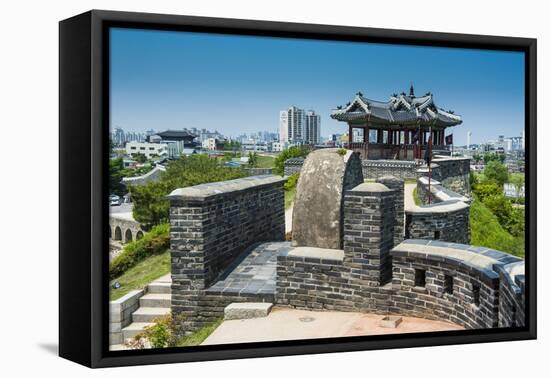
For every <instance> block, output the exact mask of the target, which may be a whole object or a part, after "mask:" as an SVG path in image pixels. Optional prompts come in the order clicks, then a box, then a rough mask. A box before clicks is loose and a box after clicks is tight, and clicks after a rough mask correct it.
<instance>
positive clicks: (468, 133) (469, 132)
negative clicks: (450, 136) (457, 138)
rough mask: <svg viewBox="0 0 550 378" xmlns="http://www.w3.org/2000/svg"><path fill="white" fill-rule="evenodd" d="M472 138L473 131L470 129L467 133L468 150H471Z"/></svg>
mask: <svg viewBox="0 0 550 378" xmlns="http://www.w3.org/2000/svg"><path fill="white" fill-rule="evenodd" d="M471 138H472V132H471V131H468V132H467V133H466V150H467V151H470V139H471Z"/></svg>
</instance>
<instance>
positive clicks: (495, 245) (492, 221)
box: [470, 200, 525, 258]
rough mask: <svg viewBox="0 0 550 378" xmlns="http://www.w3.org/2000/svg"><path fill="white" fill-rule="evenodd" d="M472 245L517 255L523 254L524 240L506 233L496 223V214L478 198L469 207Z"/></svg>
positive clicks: (522, 255)
mask: <svg viewBox="0 0 550 378" xmlns="http://www.w3.org/2000/svg"><path fill="white" fill-rule="evenodd" d="M470 227H471V230H472V239H471V241H470V243H471V244H472V245H478V246H482V247H487V248H492V249H496V250H498V251H502V252H506V253H510V254H512V255H516V256H519V257H522V258H523V257H524V255H525V240H524V238H522V237H515V236H513V235H511V234H510V233H508V232H507V231H506V230H505V229H504V228H502V226H501V225H500V224H499V223H498V219H497V218H496V216H495V215H494V214H493V213H492V212H491V210H489V209H488V208H487V207H486V206H485V205H483V203H481V202H480V201H479V200H474V201H472V205H471V207H470Z"/></svg>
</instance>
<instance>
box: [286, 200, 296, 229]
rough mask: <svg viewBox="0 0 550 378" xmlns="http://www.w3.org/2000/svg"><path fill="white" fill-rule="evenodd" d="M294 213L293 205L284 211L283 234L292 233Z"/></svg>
mask: <svg viewBox="0 0 550 378" xmlns="http://www.w3.org/2000/svg"><path fill="white" fill-rule="evenodd" d="M293 211H294V204H292V206H290V207H289V208H288V209H286V210H285V234H288V233H289V232H291V231H292V212H293Z"/></svg>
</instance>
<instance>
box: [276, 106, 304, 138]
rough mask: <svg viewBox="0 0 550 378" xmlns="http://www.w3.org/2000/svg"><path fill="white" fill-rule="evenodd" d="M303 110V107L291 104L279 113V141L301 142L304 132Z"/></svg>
mask: <svg viewBox="0 0 550 378" xmlns="http://www.w3.org/2000/svg"><path fill="white" fill-rule="evenodd" d="M305 124H306V118H305V112H304V110H303V109H300V108H297V107H296V106H291V107H290V108H288V110H283V111H281V112H280V113H279V141H280V142H283V143H284V142H288V143H291V144H292V143H302V142H303V141H304V133H305V130H304V129H305Z"/></svg>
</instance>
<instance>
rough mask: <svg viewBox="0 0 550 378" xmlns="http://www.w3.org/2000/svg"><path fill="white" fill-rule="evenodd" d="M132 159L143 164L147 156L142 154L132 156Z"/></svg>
mask: <svg viewBox="0 0 550 378" xmlns="http://www.w3.org/2000/svg"><path fill="white" fill-rule="evenodd" d="M132 158H133V159H134V160H135V161H137V162H138V163H145V162H146V161H147V156H145V155H144V154H142V153H139V152H138V153H137V154H132Z"/></svg>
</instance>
